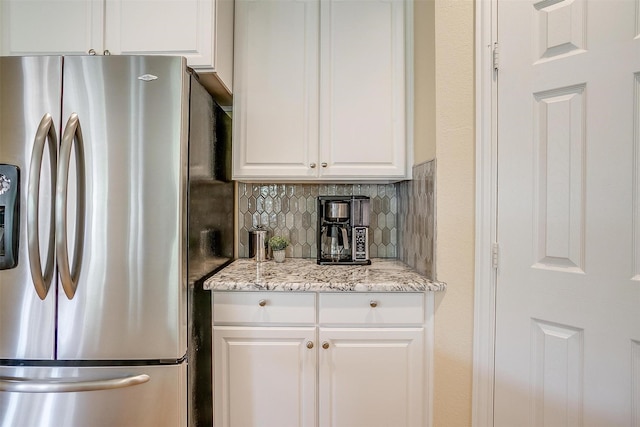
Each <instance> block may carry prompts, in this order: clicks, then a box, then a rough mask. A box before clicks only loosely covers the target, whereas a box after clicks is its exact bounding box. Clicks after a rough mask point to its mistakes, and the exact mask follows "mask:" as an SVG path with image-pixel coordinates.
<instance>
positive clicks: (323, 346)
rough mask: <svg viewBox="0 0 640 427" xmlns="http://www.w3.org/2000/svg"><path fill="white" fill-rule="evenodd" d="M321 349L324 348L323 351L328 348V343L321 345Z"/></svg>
mask: <svg viewBox="0 0 640 427" xmlns="http://www.w3.org/2000/svg"><path fill="white" fill-rule="evenodd" d="M322 348H324V349H325V350H326V349H328V348H329V343H328V342H326V341H325V342H323V343H322Z"/></svg>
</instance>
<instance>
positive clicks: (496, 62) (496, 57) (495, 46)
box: [493, 42, 500, 71]
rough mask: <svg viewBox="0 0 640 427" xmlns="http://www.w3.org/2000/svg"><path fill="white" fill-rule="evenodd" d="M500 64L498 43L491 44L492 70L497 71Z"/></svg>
mask: <svg viewBox="0 0 640 427" xmlns="http://www.w3.org/2000/svg"><path fill="white" fill-rule="evenodd" d="M499 63H500V51H499V49H498V42H494V43H493V70H494V71H498V65H499Z"/></svg>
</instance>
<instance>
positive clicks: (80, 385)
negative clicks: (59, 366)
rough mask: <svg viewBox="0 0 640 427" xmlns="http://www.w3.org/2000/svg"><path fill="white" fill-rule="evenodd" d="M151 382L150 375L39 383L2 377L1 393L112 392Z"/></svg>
mask: <svg viewBox="0 0 640 427" xmlns="http://www.w3.org/2000/svg"><path fill="white" fill-rule="evenodd" d="M148 381H149V375H147V374H140V375H132V376H130V377H124V378H111V379H107V380H95V381H60V380H59V379H57V378H56V379H52V380H45V381H38V380H34V379H31V378H19V377H18V378H12V377H0V391H9V392H17V393H69V392H76V391H93V390H112V389H114V388H124V387H131V386H134V385H138V384H144V383H146V382H148Z"/></svg>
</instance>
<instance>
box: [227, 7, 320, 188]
mask: <svg viewBox="0 0 640 427" xmlns="http://www.w3.org/2000/svg"><path fill="white" fill-rule="evenodd" d="M318 7H319V6H318V1H317V0H295V1H294V0H272V1H263V0H237V1H236V9H235V13H236V15H235V24H236V26H235V56H234V61H235V62H234V71H235V74H234V120H233V138H234V143H233V165H234V167H233V169H234V178H236V179H242V178H261V177H268V178H285V179H286V178H305V177H307V178H309V177H316V176H317V171H318V167H315V166H314V167H312V164H314V165H315V164H317V163H318V160H317V153H318V14H319V9H318Z"/></svg>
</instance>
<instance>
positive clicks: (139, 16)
mask: <svg viewBox="0 0 640 427" xmlns="http://www.w3.org/2000/svg"><path fill="white" fill-rule="evenodd" d="M0 14H1V17H0V24H1V26H0V28H1V29H0V36H1V40H2V41H1V44H0V53H2V55H33V54H36V55H41V54H43V55H46V54H50V55H86V54H88V53H89V52H90V51H93V52H95V53H96V54H98V55H102V54H108V53H111V54H114V55H119V54H122V55H138V54H149V55H178V56H184V57H186V58H187V63H188V64H189V66H191V67H193V68H194V69H196V70H197V71H205V72H216V74H217V75H218V78H219V80H221V81H222V83H223V84H224V86H225V87H226V89H227V90H228V91H229V92H231V88H232V77H233V76H232V74H233V73H232V68H233V0H108V1H106V0H74V1H68V0H0Z"/></svg>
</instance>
